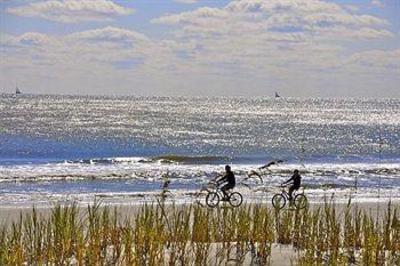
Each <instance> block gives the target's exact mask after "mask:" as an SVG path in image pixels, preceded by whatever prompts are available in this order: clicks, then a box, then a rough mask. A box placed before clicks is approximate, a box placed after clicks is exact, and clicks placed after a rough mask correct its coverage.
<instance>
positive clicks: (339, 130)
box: [0, 95, 400, 206]
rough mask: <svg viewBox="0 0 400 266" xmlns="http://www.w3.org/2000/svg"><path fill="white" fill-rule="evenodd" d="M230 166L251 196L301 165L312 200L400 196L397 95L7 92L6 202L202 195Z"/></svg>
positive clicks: (263, 193)
mask: <svg viewBox="0 0 400 266" xmlns="http://www.w3.org/2000/svg"><path fill="white" fill-rule="evenodd" d="M272 160H281V161H282V162H281V163H279V164H276V165H273V166H271V167H270V168H269V169H267V170H266V171H264V172H263V173H262V176H263V178H262V179H258V178H247V175H248V173H249V172H250V171H251V170H253V169H257V167H259V166H261V165H263V164H265V163H267V162H269V161H272ZM226 164H230V165H232V170H233V171H234V173H235V174H236V177H237V183H238V186H237V188H236V189H237V190H238V191H240V192H242V194H243V195H244V198H245V200H246V201H270V199H271V197H272V195H273V193H275V192H278V191H279V188H277V186H278V185H279V184H280V183H281V182H283V181H284V180H286V179H288V178H289V177H290V176H291V173H292V172H293V170H294V169H299V170H300V173H301V175H302V176H303V185H304V187H305V193H306V194H307V195H308V196H309V199H310V201H315V202H317V201H322V200H324V199H325V198H326V197H332V196H334V197H335V198H336V199H337V200H338V201H341V200H342V201H346V200H348V199H349V198H350V197H351V198H352V199H353V200H355V201H383V200H384V201H387V200H389V199H392V200H396V199H400V99H334V98H332V99H324V98H279V99H275V98H270V97H264V98H262V97H257V98H222V97H220V98H218V97H214V98H207V97H197V98H188V97H140V98H135V97H100V96H49V95H21V96H18V97H17V98H15V97H12V96H9V95H1V96H0V205H2V206H6V205H7V206H8V205H12V206H14V205H16V206H21V205H32V204H35V205H48V204H53V203H60V202H72V201H76V202H78V203H82V204H86V203H90V202H93V201H95V200H96V201H102V202H105V203H109V204H115V203H117V204H125V203H126V204H134V203H142V202H148V201H152V200H154V199H156V198H157V197H158V196H159V193H160V191H161V187H162V184H163V182H164V181H165V179H166V178H168V180H170V181H171V183H170V185H169V194H168V197H167V199H168V200H170V201H171V202H192V201H197V200H199V201H201V200H203V198H204V197H203V196H202V195H199V193H198V192H200V191H201V190H202V189H203V188H204V187H205V186H206V185H207V183H208V181H209V180H211V179H212V178H213V177H215V176H216V175H217V174H219V173H223V171H224V166H225V165H226Z"/></svg>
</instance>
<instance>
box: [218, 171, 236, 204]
mask: <svg viewBox="0 0 400 266" xmlns="http://www.w3.org/2000/svg"><path fill="white" fill-rule="evenodd" d="M225 182H227V184H225V185H223V186H222V187H221V191H222V193H224V198H223V199H222V200H224V201H226V200H227V199H228V198H229V196H228V194H227V193H226V192H227V191H228V190H229V189H233V188H234V187H235V185H236V180H235V175H234V174H233V172H232V171H231V167H230V166H229V165H226V166H225V175H224V176H223V177H221V178H220V179H219V180H217V183H218V184H222V183H225Z"/></svg>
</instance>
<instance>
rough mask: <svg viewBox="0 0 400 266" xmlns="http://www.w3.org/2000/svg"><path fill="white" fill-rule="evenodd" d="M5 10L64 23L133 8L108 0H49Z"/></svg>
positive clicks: (102, 17) (103, 17) (107, 17)
mask: <svg viewBox="0 0 400 266" xmlns="http://www.w3.org/2000/svg"><path fill="white" fill-rule="evenodd" d="M6 11H7V12H8V13H10V14H13V15H16V16H22V17H37V18H43V19H47V20H51V21H57V22H64V23H79V22H84V21H104V20H110V19H111V18H113V17H115V16H124V15H129V14H132V13H133V12H134V10H133V9H130V8H125V7H122V6H120V5H117V4H115V3H113V2H112V1H110V0H50V1H44V2H34V3H30V4H27V5H23V6H17V7H11V8H8V9H7V10H6Z"/></svg>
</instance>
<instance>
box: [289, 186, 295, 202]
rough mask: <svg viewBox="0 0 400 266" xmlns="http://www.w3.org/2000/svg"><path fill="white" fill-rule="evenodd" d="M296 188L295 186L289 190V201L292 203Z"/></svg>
mask: <svg viewBox="0 0 400 266" xmlns="http://www.w3.org/2000/svg"><path fill="white" fill-rule="evenodd" d="M295 189H296V188H295V186H290V188H289V201H290V202H292V200H293V196H292V195H293V192H294V190H295Z"/></svg>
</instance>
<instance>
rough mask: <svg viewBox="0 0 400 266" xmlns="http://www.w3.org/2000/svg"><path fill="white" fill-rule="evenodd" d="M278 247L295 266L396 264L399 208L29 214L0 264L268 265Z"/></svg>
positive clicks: (5, 243) (8, 231)
mask: <svg viewBox="0 0 400 266" xmlns="http://www.w3.org/2000/svg"><path fill="white" fill-rule="evenodd" d="M276 245H280V246H288V247H290V248H291V249H292V250H293V253H292V254H293V256H292V263H293V264H294V265H352V264H353V265H400V219H399V211H398V206H393V205H392V204H391V203H388V205H387V207H386V208H385V209H384V210H382V211H381V215H379V216H377V215H373V214H372V213H371V212H370V211H369V210H368V209H361V208H359V207H358V206H357V205H356V204H352V203H351V202H349V203H348V204H347V206H345V207H344V208H338V207H337V205H335V203H334V202H332V201H326V202H325V203H324V204H322V205H320V206H317V207H313V208H309V207H307V208H305V209H302V210H299V209H293V210H292V209H285V210H277V209H273V208H272V207H270V206H268V205H265V204H256V203H255V204H247V205H246V204H245V205H242V206H241V207H239V208H229V207H227V208H224V207H221V208H216V209H210V208H205V207H203V206H200V205H197V204H190V205H171V204H164V203H163V202H162V201H158V202H155V203H153V204H146V205H142V206H140V208H139V209H138V210H137V211H136V213H135V215H124V213H121V212H120V211H119V210H118V208H111V207H108V206H102V205H101V204H94V205H90V206H88V207H87V208H86V209H84V210H82V208H79V207H78V206H77V205H76V204H71V205H69V206H55V207H53V208H52V209H51V212H50V214H49V215H43V214H39V212H38V211H37V210H36V209H35V208H33V209H32V211H31V212H29V214H26V215H20V217H19V219H18V220H17V221H15V222H13V223H12V224H10V225H8V226H5V227H3V228H1V229H0V265H45V264H46V265H269V264H270V263H271V262H272V261H273V260H274V259H275V258H274V257H273V256H272V252H271V251H272V248H273V246H276Z"/></svg>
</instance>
